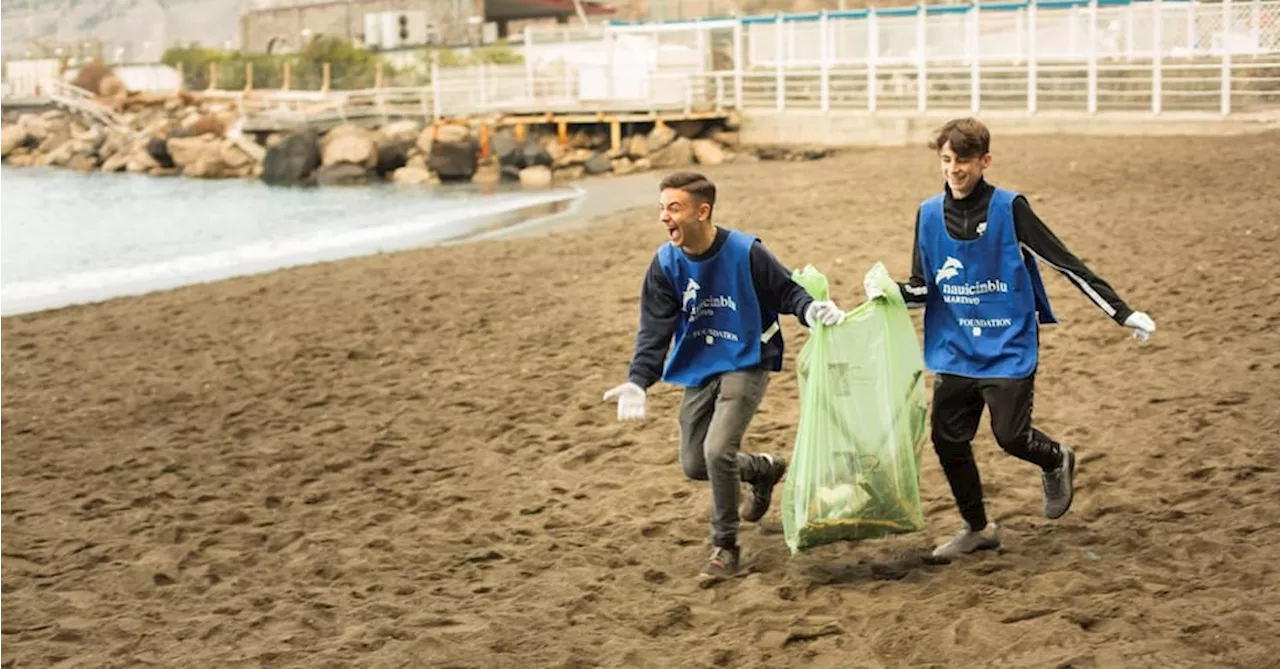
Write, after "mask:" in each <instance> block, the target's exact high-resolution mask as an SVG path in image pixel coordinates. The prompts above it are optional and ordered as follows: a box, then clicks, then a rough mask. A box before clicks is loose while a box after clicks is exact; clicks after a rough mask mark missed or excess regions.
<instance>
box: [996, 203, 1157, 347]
mask: <svg viewBox="0 0 1280 669" xmlns="http://www.w3.org/2000/svg"><path fill="white" fill-rule="evenodd" d="M1013 226H1014V229H1015V230H1016V231H1017V234H1018V242H1019V243H1020V244H1021V245H1022V248H1024V249H1026V250H1027V251H1030V252H1031V253H1032V254H1033V255H1034V256H1035V257H1036V258H1037V259H1039V260H1040V261H1041V262H1043V263H1045V264H1046V265H1048V266H1050V267H1052V268H1054V269H1056V270H1058V272H1060V273H1061V274H1062V275H1063V276H1065V277H1067V279H1068V280H1070V281H1071V283H1072V284H1073V285H1075V287H1076V288H1078V289H1079V290H1080V292H1081V293H1083V294H1084V295H1085V297H1088V298H1089V300H1090V301H1092V302H1093V303H1094V304H1095V305H1097V307H1098V308H1099V309H1101V310H1102V312H1103V313H1105V314H1106V315H1107V316H1108V317H1110V318H1111V320H1113V321H1115V322H1116V323H1118V324H1120V325H1123V326H1125V327H1130V328H1133V329H1134V330H1135V332H1134V334H1135V336H1137V337H1139V338H1141V339H1146V338H1147V337H1148V336H1150V334H1151V333H1152V332H1154V331H1155V327H1156V326H1155V322H1154V321H1152V320H1151V317H1150V316H1148V315H1147V314H1145V313H1143V312H1141V311H1134V310H1133V309H1132V308H1130V307H1129V305H1128V304H1126V303H1125V301H1124V300H1122V299H1120V296H1119V295H1117V294H1116V291H1115V289H1113V288H1112V287H1111V284H1109V283H1107V282H1106V280H1104V279H1103V278H1102V277H1100V276H1098V275H1097V274H1095V273H1094V272H1093V270H1091V269H1089V267H1088V266H1087V265H1085V264H1084V261H1082V260H1080V258H1078V257H1076V255H1075V254H1074V253H1072V252H1071V250H1070V249H1068V248H1067V245H1066V244H1064V243H1063V242H1062V240H1060V239H1058V236H1057V235H1055V234H1053V231H1052V230H1050V229H1049V226H1048V225H1046V224H1045V222H1044V221H1042V220H1040V217H1039V216H1037V215H1036V213H1035V211H1033V210H1032V209H1031V203H1029V202H1027V199H1026V198H1025V197H1023V196H1019V197H1017V198H1016V199H1015V200H1014V201H1013Z"/></svg>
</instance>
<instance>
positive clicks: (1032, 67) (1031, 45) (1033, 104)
mask: <svg viewBox="0 0 1280 669" xmlns="http://www.w3.org/2000/svg"><path fill="white" fill-rule="evenodd" d="M1038 1H1039V0H1031V1H1030V2H1028V3H1027V113H1028V114H1031V115H1035V113H1036V108H1037V105H1038V100H1037V99H1036V92H1037V91H1038V90H1039V86H1040V83H1039V82H1038V81H1037V77H1036V75H1037V74H1038V71H1039V67H1038V65H1037V58H1036V49H1037V48H1038V47H1037V46H1036V33H1037V32H1038V31H1039V29H1040V23H1039V17H1038V16H1037V11H1036V5H1037V3H1038Z"/></svg>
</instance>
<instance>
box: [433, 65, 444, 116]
mask: <svg viewBox="0 0 1280 669" xmlns="http://www.w3.org/2000/svg"><path fill="white" fill-rule="evenodd" d="M442 109H443V106H442V103H441V102H440V61H439V59H433V60H432V61H431V118H432V120H439V119H440V116H441V110H442Z"/></svg>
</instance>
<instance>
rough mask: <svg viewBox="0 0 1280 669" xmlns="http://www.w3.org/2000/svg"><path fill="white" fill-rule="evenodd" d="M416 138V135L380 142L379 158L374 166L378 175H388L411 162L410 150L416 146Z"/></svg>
mask: <svg viewBox="0 0 1280 669" xmlns="http://www.w3.org/2000/svg"><path fill="white" fill-rule="evenodd" d="M415 139H416V136H415V137H411V138H409V139H400V140H395V141H388V142H387V143H385V144H379V145H378V160H377V164H376V166H375V167H374V170H375V171H376V172H377V173H378V176H380V177H386V176H387V175H388V174H391V173H393V172H395V171H396V170H398V169H400V168H401V167H404V166H405V165H407V164H408V163H409V152H410V151H412V150H413V148H414V140H415Z"/></svg>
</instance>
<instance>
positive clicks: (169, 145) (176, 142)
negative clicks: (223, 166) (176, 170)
mask: <svg viewBox="0 0 1280 669" xmlns="http://www.w3.org/2000/svg"><path fill="white" fill-rule="evenodd" d="M165 148H166V150H167V152H168V154H169V157H170V158H172V159H173V164H174V165H176V166H178V167H186V166H188V165H194V164H195V163H196V162H197V161H199V160H200V159H201V158H207V159H210V160H216V159H218V158H219V155H218V154H220V153H221V151H222V142H220V141H219V140H218V139H217V138H216V137H214V136H213V135H200V136H199V137H170V138H169V141H167V142H165Z"/></svg>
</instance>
